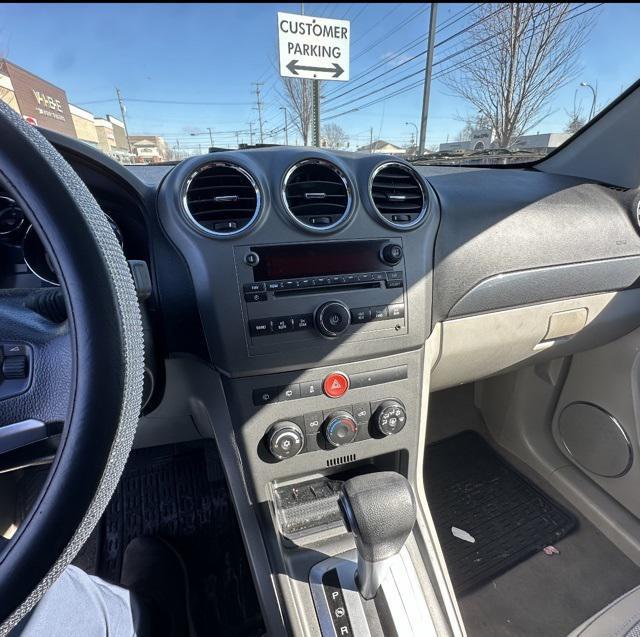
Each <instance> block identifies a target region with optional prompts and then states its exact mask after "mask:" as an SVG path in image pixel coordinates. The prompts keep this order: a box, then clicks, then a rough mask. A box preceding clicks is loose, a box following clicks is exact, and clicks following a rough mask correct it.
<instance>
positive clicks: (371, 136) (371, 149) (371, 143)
mask: <svg viewBox="0 0 640 637" xmlns="http://www.w3.org/2000/svg"><path fill="white" fill-rule="evenodd" d="M372 152H373V126H372V127H371V128H370V129H369V153H372Z"/></svg>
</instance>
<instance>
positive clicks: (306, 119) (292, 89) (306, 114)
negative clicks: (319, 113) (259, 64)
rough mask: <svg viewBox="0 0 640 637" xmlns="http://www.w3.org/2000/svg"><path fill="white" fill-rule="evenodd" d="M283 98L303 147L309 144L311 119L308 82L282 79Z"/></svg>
mask: <svg viewBox="0 0 640 637" xmlns="http://www.w3.org/2000/svg"><path fill="white" fill-rule="evenodd" d="M282 85H283V87H284V96H285V98H286V100H287V103H288V105H289V110H290V111H291V113H292V114H293V118H292V119H293V123H294V125H295V127H296V128H297V129H298V132H299V133H300V135H301V137H302V142H303V144H304V145H305V146H307V145H308V142H309V130H310V128H311V121H312V118H313V89H312V85H311V81H310V80H302V79H298V78H295V77H283V78H282Z"/></svg>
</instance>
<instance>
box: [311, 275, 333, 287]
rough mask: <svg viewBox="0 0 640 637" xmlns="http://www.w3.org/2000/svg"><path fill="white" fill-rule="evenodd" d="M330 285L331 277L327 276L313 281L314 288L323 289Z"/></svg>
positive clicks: (318, 277)
mask: <svg viewBox="0 0 640 637" xmlns="http://www.w3.org/2000/svg"><path fill="white" fill-rule="evenodd" d="M329 283H330V281H329V277H327V276H317V277H316V278H315V279H313V285H314V287H323V286H325V285H329Z"/></svg>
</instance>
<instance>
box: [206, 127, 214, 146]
mask: <svg viewBox="0 0 640 637" xmlns="http://www.w3.org/2000/svg"><path fill="white" fill-rule="evenodd" d="M207 130H208V131H209V141H210V142H211V147H212V148H213V131H212V130H211V129H210V128H208V127H207Z"/></svg>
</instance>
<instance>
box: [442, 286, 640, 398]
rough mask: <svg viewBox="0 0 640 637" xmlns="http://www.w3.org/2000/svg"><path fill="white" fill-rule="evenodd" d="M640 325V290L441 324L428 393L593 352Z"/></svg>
mask: <svg viewBox="0 0 640 637" xmlns="http://www.w3.org/2000/svg"><path fill="white" fill-rule="evenodd" d="M639 324H640V290H635V289H634V290H626V291H623V292H609V293H604V294H595V295H591V296H585V297H576V298H572V299H563V300H561V301H552V302H549V303H540V304H536V305H529V306H525V307H518V308H513V309H509V310H501V311H498V312H489V313H486V314H479V315H474V316H468V317H463V318H459V319H452V320H448V321H444V322H443V323H442V325H441V341H440V353H439V356H438V359H437V361H436V364H435V366H434V369H433V373H432V378H431V391H436V390H438V389H445V388H447V387H453V386H455V385H461V384H464V383H468V382H471V381H475V380H479V379H481V378H486V377H488V376H493V375H495V374H499V373H502V372H505V371H508V370H512V369H515V368H517V367H520V366H524V365H531V364H534V363H537V362H539V361H543V360H549V359H552V358H556V357H559V356H567V355H569V354H573V353H575V352H578V351H583V350H586V349H590V348H592V347H597V346H599V345H602V344H604V343H607V342H609V341H611V340H613V339H615V338H619V337H620V336H622V335H624V334H626V333H628V332H629V331H631V330H632V329H634V328H635V327H637V326H638V325H639Z"/></svg>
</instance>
